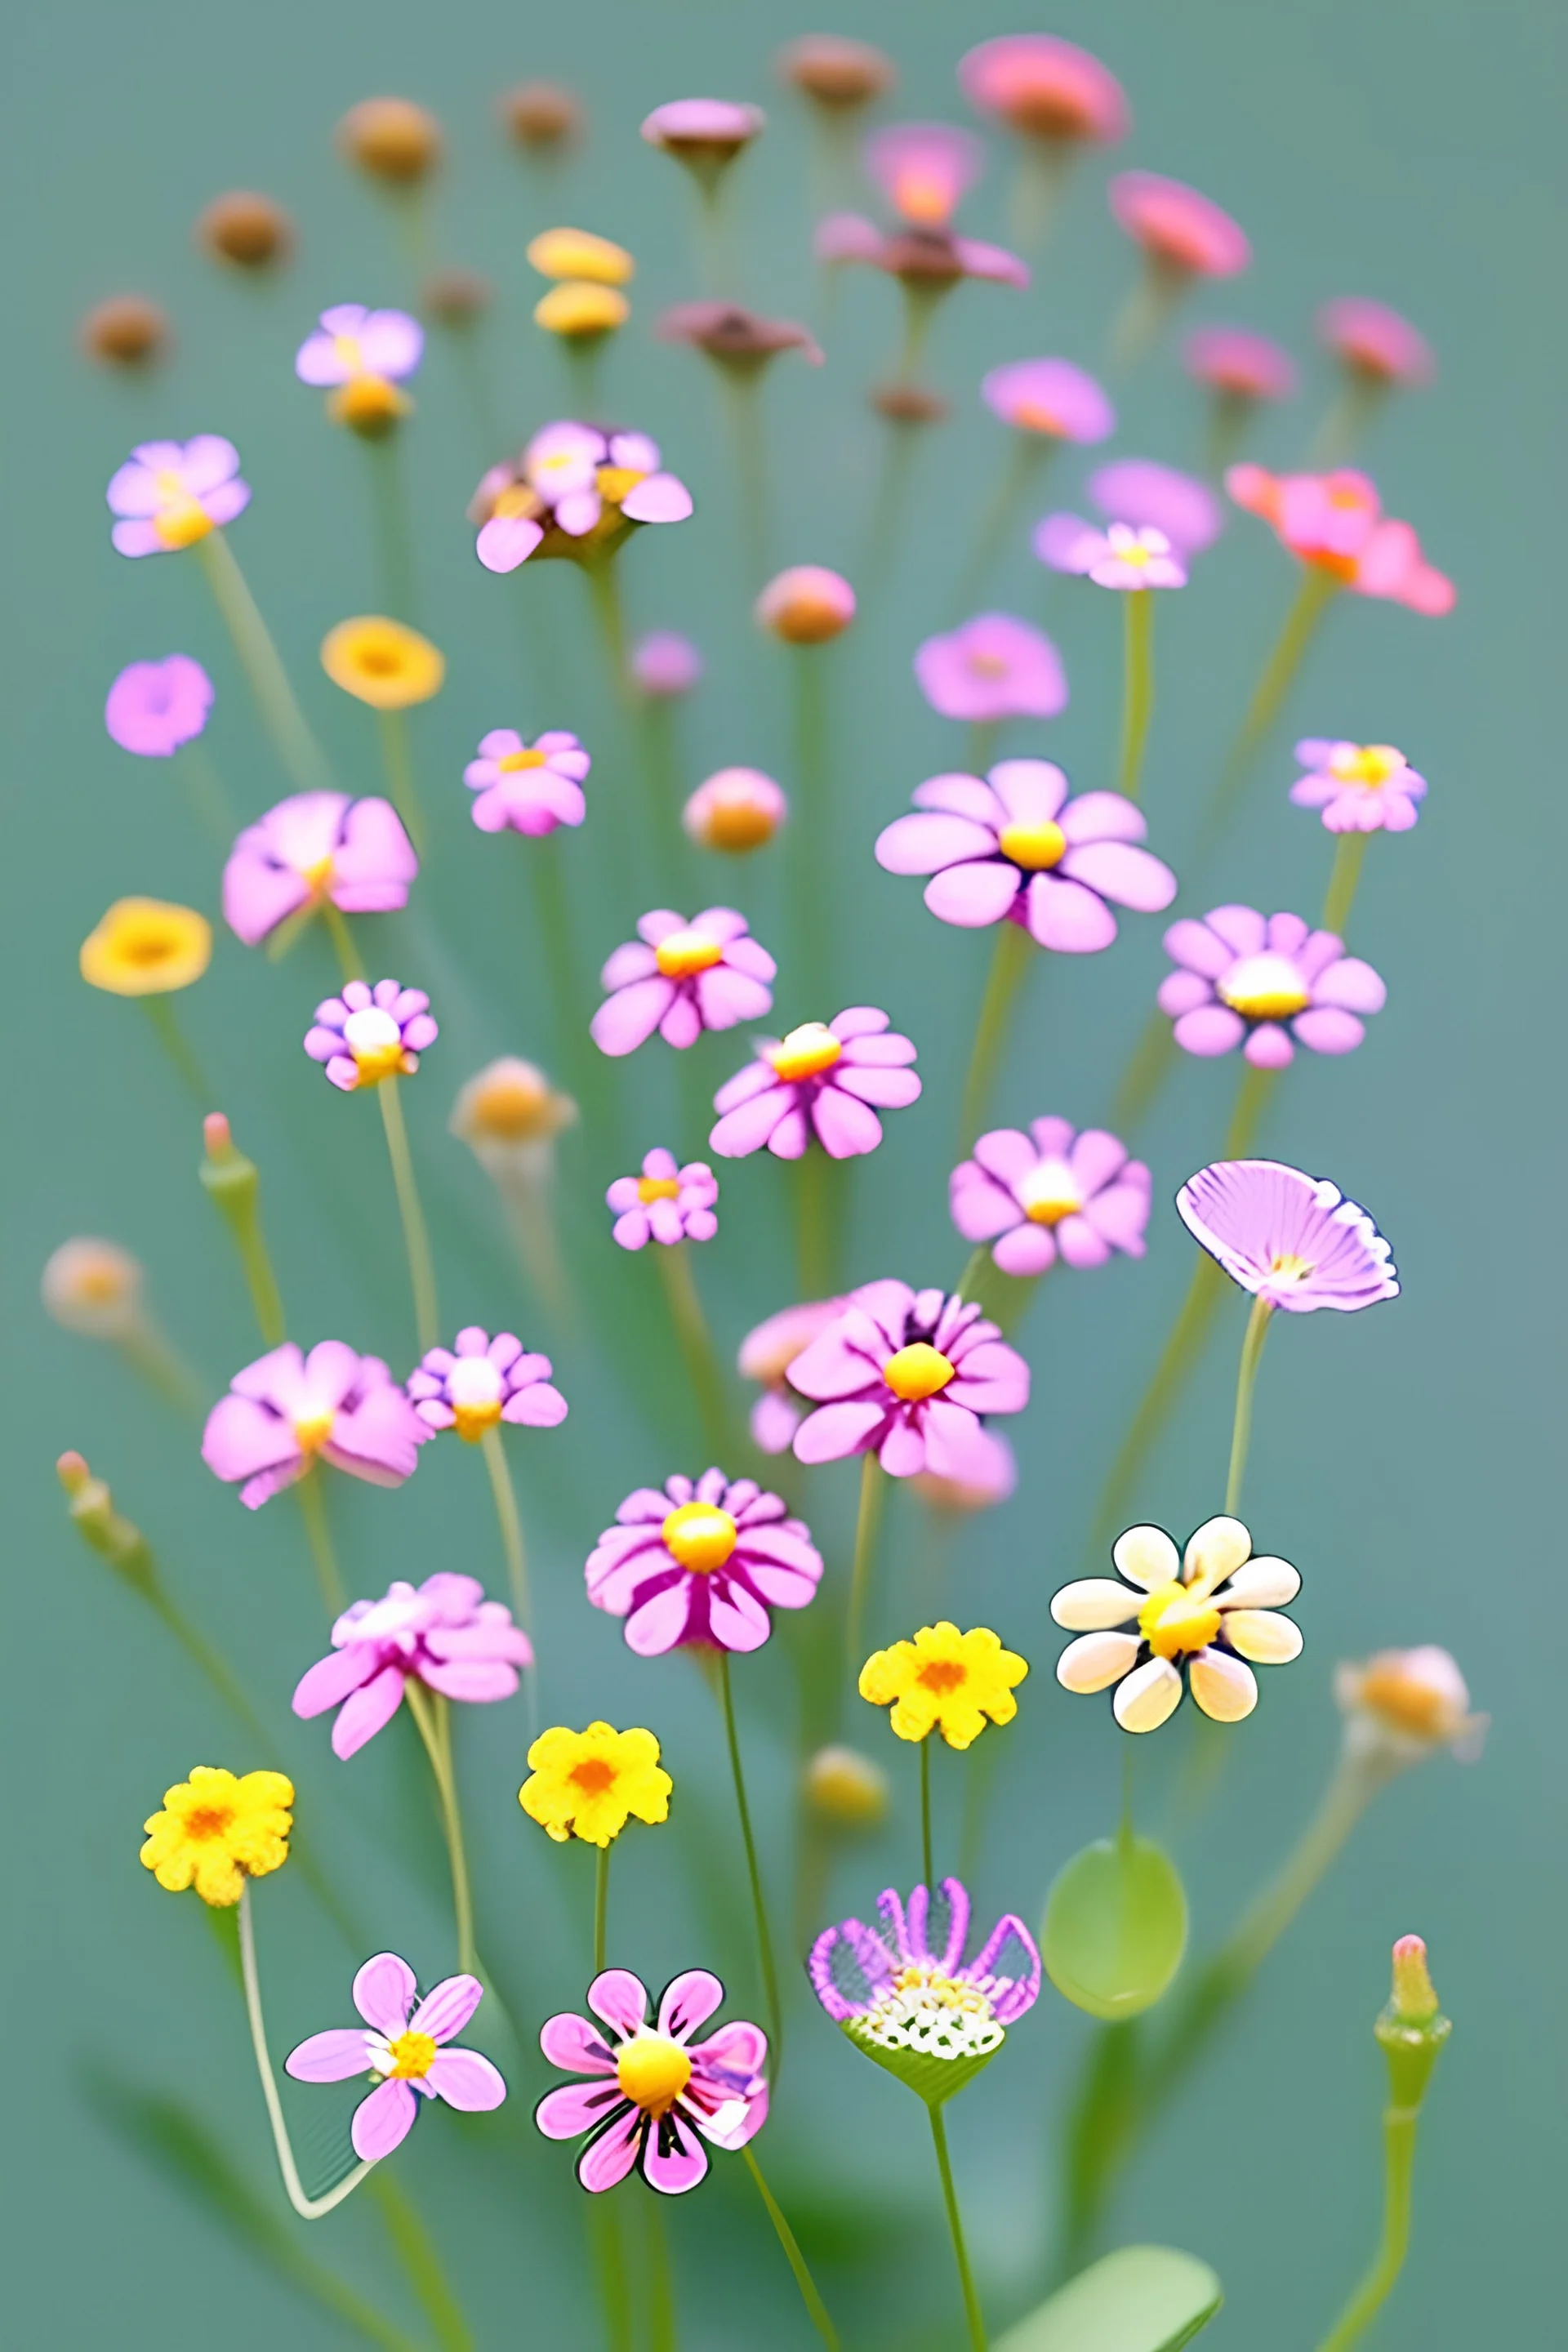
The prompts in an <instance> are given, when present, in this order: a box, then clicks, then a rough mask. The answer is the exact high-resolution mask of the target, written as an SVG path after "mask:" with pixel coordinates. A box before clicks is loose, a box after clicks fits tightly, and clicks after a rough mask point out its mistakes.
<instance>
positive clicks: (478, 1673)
mask: <svg viewBox="0 0 1568 2352" xmlns="http://www.w3.org/2000/svg"><path fill="white" fill-rule="evenodd" d="M531 1664H533V1648H532V1644H531V1643H530V1641H529V1638H528V1636H527V1634H526V1633H523V1631H522V1630H521V1627H520V1626H517V1625H514V1624H513V1623H512V1622H511V1611H510V1609H507V1608H503V1606H502V1605H501V1603H500V1601H487V1600H486V1599H485V1592H484V1587H483V1585H482V1584H479V1582H477V1581H476V1580H475V1579H474V1578H473V1577H471V1576H453V1575H450V1574H449V1573H447V1571H446V1570H441V1571H439V1572H438V1573H437V1574H436V1575H435V1576H427V1577H426V1580H425V1581H424V1583H423V1584H421V1585H417V1586H416V1585H412V1584H405V1583H404V1582H403V1581H402V1580H401V1579H400V1580H398V1581H397V1582H396V1583H395V1584H394V1585H392V1586H390V1587H389V1588H388V1591H387V1592H386V1596H385V1598H384V1600H381V1601H353V1603H352V1604H351V1606H350V1607H348V1608H347V1609H345V1610H344V1611H343V1613H342V1616H341V1617H340V1618H339V1619H338V1621H337V1622H336V1624H335V1625H334V1626H333V1627H332V1647H331V1654H330V1656H327V1657H325V1658H321V1659H319V1660H318V1661H317V1663H316V1664H315V1665H313V1666H311V1667H310V1670H309V1672H308V1673H307V1674H305V1675H302V1676H301V1677H300V1683H299V1685H298V1686H297V1688H296V1689H295V1692H294V1696H293V1700H292V1702H291V1704H292V1706H293V1709H294V1712H295V1714H296V1715H298V1716H301V1717H305V1718H306V1719H307V1720H308V1719H309V1718H310V1717H311V1716H316V1715H325V1713H326V1712H327V1709H328V1708H329V1707H332V1706H335V1707H336V1708H337V1709H338V1715H337V1720H336V1721H335V1722H334V1723H333V1725H332V1753H333V1755H334V1756H337V1757H341V1758H342V1760H343V1761H344V1762H345V1763H346V1762H347V1761H348V1759H349V1758H350V1757H351V1756H353V1755H355V1754H357V1753H358V1751H359V1749H360V1748H363V1746H364V1744H365V1742H366V1741H367V1740H369V1739H374V1738H375V1735H376V1733H377V1732H378V1731H381V1730H384V1728H385V1727H386V1725H387V1724H389V1723H390V1722H391V1721H392V1718H393V1717H394V1716H395V1714H396V1713H397V1710H398V1708H399V1707H400V1706H402V1704H403V1692H404V1685H405V1683H407V1682H408V1681H410V1680H411V1679H412V1680H413V1681H416V1682H420V1683H423V1684H424V1685H426V1688H427V1689H430V1690H433V1691H439V1692H440V1694H441V1696H443V1698H453V1699H462V1700H463V1701H465V1702H466V1703H468V1704H469V1705H476V1706H477V1705H484V1704H487V1703H489V1702H490V1701H492V1700H496V1699H503V1698H510V1697H511V1696H512V1695H513V1693H514V1692H515V1691H516V1689H517V1673H518V1668H519V1667H520V1666H531ZM455 2030H456V2029H455V2028H454V2031H455Z"/></svg>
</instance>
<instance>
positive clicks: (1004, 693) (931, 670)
mask: <svg viewBox="0 0 1568 2352" xmlns="http://www.w3.org/2000/svg"><path fill="white" fill-rule="evenodd" d="M915 677H916V680H917V681H918V683H919V686H920V689H921V693H922V694H923V695H924V696H925V698H926V700H927V701H928V702H929V703H930V704H931V709H933V710H937V711H940V712H941V714H942V717H943V718H944V719H969V720H970V721H971V722H972V723H973V724H976V725H980V726H985V725H989V724H991V723H993V722H994V721H996V720H998V719H1054V718H1055V717H1056V716H1057V714H1058V711H1062V710H1065V709H1067V704H1068V682H1067V673H1066V672H1065V670H1064V669H1063V668H1062V663H1061V656H1060V655H1059V654H1058V651H1057V649H1056V647H1055V646H1054V645H1053V644H1052V643H1051V641H1050V639H1049V637H1047V635H1046V634H1045V632H1044V630H1042V629H1037V628H1034V627H1032V626H1031V625H1030V624H1029V623H1028V622H1027V621H1018V620H1015V619H1014V618H1013V616H1012V614H1008V613H981V614H977V615H976V616H975V618H974V619H973V621H965V622H964V624H963V627H962V628H959V629H954V630H953V631H952V634H951V635H948V636H942V637H928V638H927V639H926V641H925V643H924V645H922V646H921V648H920V650H919V651H918V652H917V654H916V655H915Z"/></svg>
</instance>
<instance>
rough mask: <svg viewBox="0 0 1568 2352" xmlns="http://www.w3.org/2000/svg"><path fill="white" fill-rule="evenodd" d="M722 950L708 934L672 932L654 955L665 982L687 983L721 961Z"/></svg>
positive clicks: (688, 930) (686, 931) (684, 930)
mask: <svg viewBox="0 0 1568 2352" xmlns="http://www.w3.org/2000/svg"><path fill="white" fill-rule="evenodd" d="M723 954H724V950H723V949H722V948H721V945H720V943H719V941H718V940H716V939H714V938H712V937H711V935H710V933H709V932H707V931H695V930H691V929H683V930H679V931H671V932H670V934H669V937H668V939H664V940H660V941H659V943H658V947H657V948H655V950H654V956H655V958H656V960H657V961H658V968H659V970H660V971H661V972H662V973H663V974H664V976H665V978H666V980H690V979H692V978H693V977H694V976H695V974H696V973H698V972H700V971H711V969H712V967H713V966H714V965H715V964H716V963H719V962H721V961H722V959H723Z"/></svg>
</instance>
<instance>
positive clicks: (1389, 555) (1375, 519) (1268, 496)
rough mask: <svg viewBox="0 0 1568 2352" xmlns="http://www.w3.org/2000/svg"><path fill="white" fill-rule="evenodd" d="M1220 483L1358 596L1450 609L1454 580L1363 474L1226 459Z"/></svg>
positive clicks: (1295, 551) (1415, 608)
mask: <svg viewBox="0 0 1568 2352" xmlns="http://www.w3.org/2000/svg"><path fill="white" fill-rule="evenodd" d="M1225 486H1226V489H1227V490H1228V491H1229V492H1230V495H1231V497H1232V498H1233V499H1235V500H1236V503H1237V506H1239V507H1245V508H1246V509H1247V512H1248V513H1249V514H1256V515H1261V516H1262V518H1263V520H1265V521H1266V522H1268V523H1271V524H1272V525H1273V527H1274V530H1276V532H1277V533H1278V535H1279V541H1280V544H1281V545H1282V546H1284V547H1287V548H1289V551H1290V553H1291V554H1292V555H1294V556H1296V557H1297V558H1298V559H1299V560H1300V562H1303V563H1310V564H1312V565H1313V566H1315V567H1316V569H1317V570H1319V571H1321V572H1327V573H1328V574H1329V576H1330V578H1331V579H1332V580H1334V581H1336V582H1337V583H1338V584H1339V585H1340V586H1341V587H1342V588H1350V589H1353V590H1354V592H1355V593H1356V594H1357V595H1358V596H1384V597H1388V598H1390V599H1391V600H1392V601H1393V602H1394V604H1408V605H1409V606H1410V608H1411V610H1412V612H1415V613H1426V614H1442V613H1448V612H1451V611H1452V610H1453V607H1454V583H1453V582H1452V581H1451V580H1450V579H1448V578H1447V576H1446V574H1445V573H1443V572H1439V571H1438V570H1437V569H1436V566H1435V565H1433V564H1430V563H1428V562H1426V557H1425V556H1424V555H1423V554H1422V552H1421V541H1420V540H1419V539H1418V538H1417V537H1416V535H1415V531H1414V530H1412V529H1411V527H1410V525H1409V524H1408V523H1407V522H1395V521H1394V520H1392V519H1391V518H1389V517H1386V516H1384V512H1383V507H1382V501H1381V500H1380V499H1379V498H1378V495H1377V490H1376V488H1375V486H1374V485H1373V483H1372V482H1371V481H1369V480H1368V478H1367V477H1366V476H1365V475H1364V474H1357V473H1352V472H1350V471H1348V470H1342V471H1341V472H1338V473H1333V474H1270V473H1269V472H1268V470H1267V469H1266V468H1265V467H1262V466H1250V465H1249V466H1232V467H1230V469H1229V471H1228V472H1227V473H1226V478H1225Z"/></svg>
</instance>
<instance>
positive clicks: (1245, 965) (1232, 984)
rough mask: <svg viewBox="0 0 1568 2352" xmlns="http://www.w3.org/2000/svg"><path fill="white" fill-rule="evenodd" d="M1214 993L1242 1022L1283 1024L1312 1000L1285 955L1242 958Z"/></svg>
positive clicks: (1227, 973) (1303, 1010)
mask: <svg viewBox="0 0 1568 2352" xmlns="http://www.w3.org/2000/svg"><path fill="white" fill-rule="evenodd" d="M1217 993H1218V995H1219V997H1220V1000H1221V1002H1222V1003H1226V1004H1228V1005H1229V1007H1230V1009H1231V1011H1232V1012H1233V1013H1240V1014H1241V1016H1242V1018H1243V1020H1245V1021H1285V1020H1288V1019H1289V1016H1290V1014H1291V1013H1302V1012H1305V1010H1306V1008H1307V1006H1308V1005H1309V1004H1310V1003H1311V1001H1312V999H1311V995H1310V992H1309V991H1308V990H1307V989H1306V988H1305V987H1304V986H1303V985H1302V982H1301V975H1300V972H1299V971H1298V970H1297V969H1296V966H1295V965H1294V964H1293V963H1292V962H1291V961H1290V960H1289V956H1282V955H1253V956H1243V957H1242V959H1241V961H1240V962H1239V963H1238V964H1237V965H1235V966H1234V967H1233V969H1232V970H1231V971H1227V972H1226V975H1225V977H1224V979H1223V980H1221V981H1220V982H1218V983H1217Z"/></svg>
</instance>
